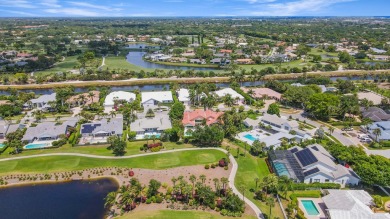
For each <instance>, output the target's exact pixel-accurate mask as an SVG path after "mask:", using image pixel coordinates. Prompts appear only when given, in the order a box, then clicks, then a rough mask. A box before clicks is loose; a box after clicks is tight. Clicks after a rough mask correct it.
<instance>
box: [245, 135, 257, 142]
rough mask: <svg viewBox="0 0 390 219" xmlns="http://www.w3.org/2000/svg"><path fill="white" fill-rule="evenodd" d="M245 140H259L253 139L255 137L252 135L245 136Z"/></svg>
mask: <svg viewBox="0 0 390 219" xmlns="http://www.w3.org/2000/svg"><path fill="white" fill-rule="evenodd" d="M244 138H246V139H248V140H250V141H256V140H258V139H257V138H255V137H253V135H251V134H246V135H244Z"/></svg>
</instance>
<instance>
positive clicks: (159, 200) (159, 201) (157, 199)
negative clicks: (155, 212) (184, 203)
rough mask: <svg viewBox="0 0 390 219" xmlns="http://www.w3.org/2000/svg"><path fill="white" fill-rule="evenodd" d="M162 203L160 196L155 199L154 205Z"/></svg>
mask: <svg viewBox="0 0 390 219" xmlns="http://www.w3.org/2000/svg"><path fill="white" fill-rule="evenodd" d="M162 201H163V198H162V197H161V196H157V197H156V203H159V204H160V203H161V202H162Z"/></svg>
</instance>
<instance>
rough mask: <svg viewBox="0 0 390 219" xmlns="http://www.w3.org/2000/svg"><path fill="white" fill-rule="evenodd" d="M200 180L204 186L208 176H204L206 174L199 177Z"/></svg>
mask: <svg viewBox="0 0 390 219" xmlns="http://www.w3.org/2000/svg"><path fill="white" fill-rule="evenodd" d="M199 179H200V181H201V182H202V184H204V183H205V181H206V175H204V174H202V175H200V176H199Z"/></svg>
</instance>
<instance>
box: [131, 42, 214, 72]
mask: <svg viewBox="0 0 390 219" xmlns="http://www.w3.org/2000/svg"><path fill="white" fill-rule="evenodd" d="M147 47H150V48H151V47H153V46H148V45H146V44H130V45H129V46H128V48H130V49H138V50H142V49H145V48H147ZM153 48H154V49H155V48H156V46H154V47H153ZM157 48H158V46H157ZM146 53H147V52H144V51H130V52H129V54H128V55H127V56H126V60H127V61H128V62H129V63H131V64H133V65H136V66H138V67H142V68H151V69H154V68H156V69H172V70H175V69H176V70H197V71H212V70H217V68H205V67H185V66H172V65H162V64H157V63H153V62H148V61H145V60H144V59H143V56H144V55H145V54H146Z"/></svg>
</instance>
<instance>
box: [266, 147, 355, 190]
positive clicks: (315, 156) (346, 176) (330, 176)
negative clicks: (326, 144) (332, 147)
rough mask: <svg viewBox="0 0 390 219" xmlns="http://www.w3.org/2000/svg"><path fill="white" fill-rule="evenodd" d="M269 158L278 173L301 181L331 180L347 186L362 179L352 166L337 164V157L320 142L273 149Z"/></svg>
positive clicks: (323, 181) (320, 181) (319, 181)
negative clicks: (303, 146)
mask: <svg viewBox="0 0 390 219" xmlns="http://www.w3.org/2000/svg"><path fill="white" fill-rule="evenodd" d="M269 159H270V160H271V161H272V167H273V169H274V170H275V173H276V174H277V175H279V176H280V175H286V176H288V177H289V178H292V179H295V180H297V181H299V182H304V183H315V182H318V183H327V182H330V183H338V184H340V185H341V186H342V187H345V185H357V184H358V183H359V181H360V177H359V176H358V175H357V174H356V173H355V172H354V171H353V170H352V169H351V168H349V167H345V166H343V165H340V164H336V163H335V159H334V158H333V157H332V156H331V155H330V154H329V153H328V152H327V151H326V150H325V148H323V147H322V146H321V145H319V144H314V145H310V146H308V147H306V148H300V147H298V146H295V147H293V148H290V149H288V150H279V151H271V152H270V155H269Z"/></svg>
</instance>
